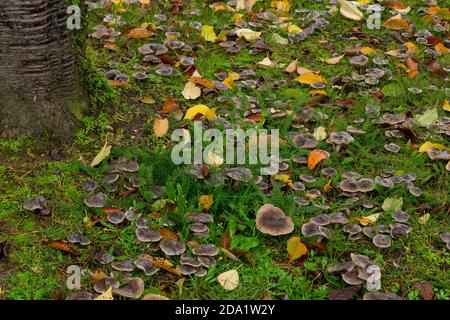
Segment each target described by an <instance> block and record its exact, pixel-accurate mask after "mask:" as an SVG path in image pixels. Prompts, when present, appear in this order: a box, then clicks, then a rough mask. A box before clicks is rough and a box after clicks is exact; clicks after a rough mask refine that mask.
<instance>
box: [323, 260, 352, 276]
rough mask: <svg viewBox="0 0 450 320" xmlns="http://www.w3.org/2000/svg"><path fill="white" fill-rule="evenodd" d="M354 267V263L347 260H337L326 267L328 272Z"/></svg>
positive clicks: (343, 270) (338, 271) (340, 271)
mask: <svg viewBox="0 0 450 320" xmlns="http://www.w3.org/2000/svg"><path fill="white" fill-rule="evenodd" d="M354 268H355V264H354V263H353V262H352V261H347V262H339V263H336V264H334V265H331V266H329V267H328V268H327V271H328V272H330V273H342V272H350V271H352V270H353V269H354Z"/></svg>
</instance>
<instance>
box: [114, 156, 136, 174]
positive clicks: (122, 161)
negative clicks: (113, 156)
mask: <svg viewBox="0 0 450 320" xmlns="http://www.w3.org/2000/svg"><path fill="white" fill-rule="evenodd" d="M112 164H113V166H114V167H115V168H116V169H118V170H122V171H125V172H136V171H138V170H139V163H138V162H137V161H136V160H130V161H128V159H127V158H125V157H119V159H117V160H116V161H113V162H112Z"/></svg>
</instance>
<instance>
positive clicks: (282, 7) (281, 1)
mask: <svg viewBox="0 0 450 320" xmlns="http://www.w3.org/2000/svg"><path fill="white" fill-rule="evenodd" d="M270 6H271V7H272V8H275V9H277V11H278V12H289V10H290V9H291V4H290V2H289V1H288V0H272V3H271V5H270Z"/></svg>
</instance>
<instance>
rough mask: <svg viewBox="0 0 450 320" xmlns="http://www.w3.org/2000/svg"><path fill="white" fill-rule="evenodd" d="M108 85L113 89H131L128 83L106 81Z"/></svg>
mask: <svg viewBox="0 0 450 320" xmlns="http://www.w3.org/2000/svg"><path fill="white" fill-rule="evenodd" d="M108 83H109V84H110V85H111V86H113V87H125V88H131V87H132V85H131V84H130V83H129V82H128V81H123V80H108Z"/></svg>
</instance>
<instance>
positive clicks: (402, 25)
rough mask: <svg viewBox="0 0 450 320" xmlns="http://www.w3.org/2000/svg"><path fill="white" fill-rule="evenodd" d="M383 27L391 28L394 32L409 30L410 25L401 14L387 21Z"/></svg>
mask: <svg viewBox="0 0 450 320" xmlns="http://www.w3.org/2000/svg"><path fill="white" fill-rule="evenodd" d="M382 26H383V27H386V28H390V29H392V30H397V31H398V30H402V29H408V28H409V23H408V21H406V20H405V19H403V18H402V15H401V14H398V15H396V16H393V17H392V18H390V19H388V20H386V21H385V22H384V23H383V24H382Z"/></svg>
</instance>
